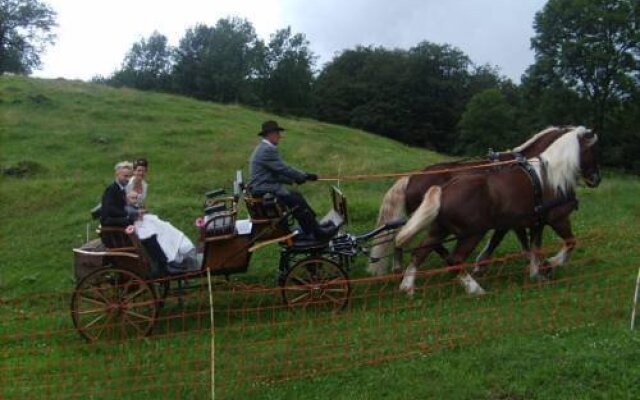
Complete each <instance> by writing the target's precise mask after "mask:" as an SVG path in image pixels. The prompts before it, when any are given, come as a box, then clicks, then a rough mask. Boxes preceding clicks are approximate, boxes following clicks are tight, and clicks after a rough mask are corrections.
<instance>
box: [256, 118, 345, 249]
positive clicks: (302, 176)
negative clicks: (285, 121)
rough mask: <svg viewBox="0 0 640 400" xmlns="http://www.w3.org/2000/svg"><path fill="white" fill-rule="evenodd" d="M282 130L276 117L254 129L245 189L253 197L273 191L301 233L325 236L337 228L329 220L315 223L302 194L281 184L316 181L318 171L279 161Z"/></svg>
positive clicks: (322, 238) (310, 237) (323, 237)
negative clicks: (256, 140) (257, 140)
mask: <svg viewBox="0 0 640 400" xmlns="http://www.w3.org/2000/svg"><path fill="white" fill-rule="evenodd" d="M282 131H284V128H282V127H280V126H279V125H278V123H277V122H276V121H266V122H264V123H263V124H262V129H261V130H260V132H258V135H259V136H262V140H261V141H260V143H258V145H257V146H256V148H255V150H254V151H253V154H252V155H251V159H250V161H249V169H250V174H251V178H250V180H249V185H248V189H249V193H251V195H252V196H255V197H262V196H264V195H266V194H273V195H275V196H276V198H277V199H278V200H279V201H281V202H282V203H283V204H284V205H285V206H287V207H288V208H289V210H291V213H292V214H293V217H294V218H295V219H296V221H298V223H299V224H300V228H301V229H302V231H303V232H304V235H305V236H306V237H307V238H309V239H315V240H327V239H329V238H331V237H333V235H335V233H336V232H337V230H338V227H336V226H335V225H333V224H332V223H327V224H322V225H321V224H318V222H317V221H316V214H315V212H314V211H313V210H312V209H311V207H310V206H309V204H308V203H307V201H306V200H305V198H304V197H303V196H302V194H300V193H299V192H296V191H289V190H288V189H287V187H286V186H285V185H289V184H292V183H297V184H298V185H300V184H303V183H304V182H307V181H316V180H317V179H318V175H316V174H313V173H307V172H302V171H299V170H297V169H295V168H292V167H290V166H288V165H287V164H285V163H284V161H282V158H281V157H280V153H279V152H278V147H277V146H278V143H279V142H280V140H281V139H282Z"/></svg>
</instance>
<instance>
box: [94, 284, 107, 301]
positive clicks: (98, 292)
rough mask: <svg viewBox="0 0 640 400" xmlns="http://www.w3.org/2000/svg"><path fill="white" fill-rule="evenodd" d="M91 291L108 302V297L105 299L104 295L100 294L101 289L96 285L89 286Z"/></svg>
mask: <svg viewBox="0 0 640 400" xmlns="http://www.w3.org/2000/svg"><path fill="white" fill-rule="evenodd" d="M91 291H92V292H93V293H95V294H96V295H98V297H101V298H102V299H103V300H104V302H105V303H108V302H109V299H107V298H106V297H104V295H103V294H102V291H101V290H98V286H91Z"/></svg>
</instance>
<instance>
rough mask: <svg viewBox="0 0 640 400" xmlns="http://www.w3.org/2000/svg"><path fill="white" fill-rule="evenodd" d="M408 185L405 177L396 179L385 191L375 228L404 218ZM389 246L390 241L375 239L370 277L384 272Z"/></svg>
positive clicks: (369, 268) (371, 254) (385, 238)
mask: <svg viewBox="0 0 640 400" xmlns="http://www.w3.org/2000/svg"><path fill="white" fill-rule="evenodd" d="M408 183H409V177H407V176H405V177H403V178H400V179H398V180H397V181H396V183H394V184H393V186H391V187H390V188H389V190H387V193H385V195H384V198H383V199H382V204H381V205H380V211H379V212H378V222H377V224H376V226H382V225H384V224H386V223H387V222H390V221H393V220H397V219H399V218H402V217H404V216H406V206H405V204H406V203H405V199H406V192H407V185H408ZM391 244H392V241H391V240H389V239H388V238H387V237H384V236H383V237H378V238H376V239H375V242H374V245H373V247H372V248H371V252H370V260H371V261H370V262H369V267H368V268H367V270H368V271H369V273H370V274H371V275H383V274H384V273H385V272H386V271H385V270H386V267H387V260H388V258H389V254H387V250H388V248H389V247H390V245H391Z"/></svg>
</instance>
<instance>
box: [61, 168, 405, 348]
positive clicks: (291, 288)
mask: <svg viewBox="0 0 640 400" xmlns="http://www.w3.org/2000/svg"><path fill="white" fill-rule="evenodd" d="M240 200H243V201H244V204H245V206H246V209H247V212H248V216H249V218H248V219H246V220H238V218H237V217H238V211H239V203H240ZM331 201H332V209H331V210H330V211H329V213H328V214H327V215H326V216H325V217H324V219H323V220H324V221H331V222H332V223H333V224H335V225H336V226H339V227H340V229H341V231H339V232H338V233H337V234H336V235H335V236H334V237H333V238H331V239H330V240H325V241H317V240H308V239H304V238H303V237H301V235H299V231H298V230H297V229H295V227H294V225H293V219H292V217H291V212H290V210H287V209H286V208H285V207H284V206H282V205H281V204H280V203H279V202H278V201H277V199H276V198H275V197H270V196H268V195H267V196H264V197H259V198H258V197H252V196H250V195H249V194H248V192H246V191H245V190H244V187H243V184H242V177H241V174H238V177H237V179H236V182H234V192H233V195H231V196H229V195H226V194H225V192H224V191H223V190H216V191H212V192H209V193H207V200H206V201H205V207H204V217H202V218H199V219H198V220H197V221H196V225H197V226H198V228H199V230H200V238H199V243H198V260H199V263H200V267H199V269H198V271H196V272H194V273H190V274H186V275H185V274H180V275H169V276H166V277H162V278H160V279H156V278H155V277H152V273H151V272H152V271H154V263H155V262H156V260H153V259H152V258H151V257H150V256H149V255H148V253H147V251H145V248H144V246H143V245H142V244H141V241H140V239H139V238H138V237H137V235H136V232H135V229H131V227H129V228H121V227H101V228H99V236H100V239H96V240H94V241H92V242H88V243H87V244H86V245H85V246H83V247H82V248H78V249H74V250H73V251H74V253H75V276H76V282H77V285H76V288H75V291H74V293H73V296H72V299H71V317H72V320H73V323H74V326H75V327H76V329H77V330H78V332H79V333H80V334H81V335H82V336H83V337H85V338H86V339H87V340H89V341H95V340H99V339H100V338H101V337H103V336H109V337H115V338H119V339H126V338H130V337H139V336H145V335H148V334H149V333H150V332H151V330H152V329H153V326H154V324H155V323H156V321H157V319H158V313H159V310H160V308H161V306H162V305H163V303H164V300H165V298H166V297H167V294H168V293H169V292H170V291H171V290H172V284H174V286H175V285H177V286H178V289H181V288H182V284H183V283H184V281H185V280H186V279H188V280H193V279H195V278H199V277H206V276H207V275H208V274H211V275H224V276H228V275H230V274H236V273H241V272H246V271H247V269H248V267H249V264H250V261H251V258H252V256H253V254H254V253H255V252H256V251H257V250H258V249H260V248H262V247H264V246H268V245H272V244H278V245H279V246H280V261H279V271H278V284H279V286H280V288H281V290H280V292H281V296H282V301H283V302H284V303H285V304H287V305H288V306H290V307H306V306H309V305H314V306H322V307H323V308H328V309H330V310H341V309H343V308H344V307H346V305H347V304H348V302H349V298H350V294H351V286H350V283H349V275H348V272H349V269H350V267H351V263H352V260H353V257H354V256H356V255H357V254H359V253H362V252H365V251H366V248H365V247H363V245H362V244H363V243H365V242H366V241H367V240H369V239H371V238H373V237H374V236H376V235H378V234H379V233H381V232H383V231H386V230H391V229H396V228H398V227H399V226H400V225H402V222H393V223H389V224H386V225H384V226H382V227H378V228H377V229H375V230H373V231H371V232H368V233H366V234H364V235H361V236H355V235H352V234H349V233H345V232H343V230H344V227H345V226H346V225H347V223H348V211H347V201H346V198H345V196H344V195H343V194H342V193H341V192H340V190H338V189H337V188H335V187H332V189H331Z"/></svg>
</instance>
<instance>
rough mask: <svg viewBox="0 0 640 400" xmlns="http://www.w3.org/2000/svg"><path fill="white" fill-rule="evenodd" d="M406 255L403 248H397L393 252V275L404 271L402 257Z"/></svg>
mask: <svg viewBox="0 0 640 400" xmlns="http://www.w3.org/2000/svg"><path fill="white" fill-rule="evenodd" d="M403 255H404V252H403V251H402V249H401V248H398V247H397V248H396V249H395V250H394V251H393V267H392V268H391V271H392V272H393V273H398V272H400V271H402V256H403Z"/></svg>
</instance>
